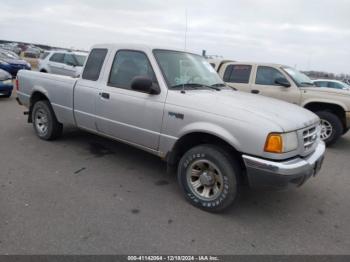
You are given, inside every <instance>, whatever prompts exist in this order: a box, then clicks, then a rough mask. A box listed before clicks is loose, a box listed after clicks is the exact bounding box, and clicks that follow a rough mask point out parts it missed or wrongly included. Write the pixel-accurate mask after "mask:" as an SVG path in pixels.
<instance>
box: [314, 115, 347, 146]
mask: <svg viewBox="0 0 350 262" xmlns="http://www.w3.org/2000/svg"><path fill="white" fill-rule="evenodd" d="M316 114H317V115H318V117H319V118H320V119H321V120H322V119H323V120H326V121H328V122H329V123H330V124H331V125H332V128H333V132H332V134H331V136H330V137H329V138H328V139H326V140H324V142H325V143H326V145H327V146H329V145H332V144H334V143H335V142H336V141H337V140H338V139H339V137H340V136H341V135H342V134H343V132H344V127H343V125H342V123H341V121H340V119H339V117H338V116H336V115H335V114H333V113H331V112H328V111H319V112H316Z"/></svg>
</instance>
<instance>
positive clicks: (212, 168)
mask: <svg viewBox="0 0 350 262" xmlns="http://www.w3.org/2000/svg"><path fill="white" fill-rule="evenodd" d="M240 172H241V170H240V168H239V165H238V163H237V162H236V161H235V159H234V158H233V157H230V156H229V154H228V153H227V152H226V151H224V150H223V149H221V148H219V147H217V146H213V145H200V146H196V147H194V148H192V149H190V150H189V151H188V152H186V153H185V154H184V156H183V157H182V158H181V160H180V162H179V166H178V182H179V184H180V187H181V189H182V190H183V192H184V194H185V197H186V199H187V200H188V201H189V202H190V203H191V204H192V205H194V206H196V207H199V208H201V209H203V210H205V211H209V212H220V211H222V210H224V209H225V208H227V207H228V206H230V205H231V204H232V203H233V202H234V200H235V199H236V198H237V192H238V183H237V181H238V179H237V178H238V177H239V175H240Z"/></svg>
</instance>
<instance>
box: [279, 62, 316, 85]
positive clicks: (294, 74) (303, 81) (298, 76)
mask: <svg viewBox="0 0 350 262" xmlns="http://www.w3.org/2000/svg"><path fill="white" fill-rule="evenodd" d="M282 69H283V70H284V71H285V72H286V73H287V74H288V75H289V76H290V77H291V78H292V79H293V81H294V82H295V83H296V84H297V86H299V87H305V86H314V83H313V82H312V81H311V79H310V78H309V77H308V76H307V75H305V74H303V73H301V72H299V71H298V70H296V69H295V68H292V67H282Z"/></svg>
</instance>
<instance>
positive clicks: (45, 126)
mask: <svg viewBox="0 0 350 262" xmlns="http://www.w3.org/2000/svg"><path fill="white" fill-rule="evenodd" d="M32 120H33V127H34V130H35V133H36V134H37V136H38V137H39V138H41V139H43V140H53V139H56V138H58V137H59V136H60V135H61V134H62V129H63V125H62V124H61V123H59V122H58V121H57V119H56V116H55V113H54V111H53V110H52V107H51V105H50V103H49V102H48V101H47V100H42V101H38V102H36V103H35V104H34V107H33V110H32Z"/></svg>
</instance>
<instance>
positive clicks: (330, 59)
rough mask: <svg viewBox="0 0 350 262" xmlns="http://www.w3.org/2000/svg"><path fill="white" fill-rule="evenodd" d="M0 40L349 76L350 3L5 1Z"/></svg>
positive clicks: (346, 0)
mask: <svg viewBox="0 0 350 262" xmlns="http://www.w3.org/2000/svg"><path fill="white" fill-rule="evenodd" d="M0 6H1V14H0V39H5V40H17V41H25V42H33V43H41V44H49V45H54V46H62V47H74V48H82V49H86V50H88V49H89V48H90V47H91V45H93V44H96V43H101V42H102V43H108V42H124V43H125V42H141V43H147V44H152V45H157V46H167V47H169V46H170V47H171V46H174V47H176V48H184V47H185V28H186V26H185V25H186V19H185V18H186V10H187V14H188V32H187V49H188V50H190V51H195V52H197V53H201V50H202V49H206V50H207V53H208V54H215V55H221V56H223V57H225V58H231V59H235V60H240V61H261V62H277V63H282V64H287V65H291V66H296V67H297V68H298V69H300V70H309V69H314V70H325V71H330V72H335V73H341V72H344V73H350V66H349V64H350V1H349V0H332V1H331V0H327V1H323V0H308V1H306V0H289V1H285V0H279V1H278V0H242V1H241V0H227V1H226V0H223V1H220V0H217V1H213V0H212V1H204V0H202V1H199V0H198V1H197V0H188V1H186V0H176V1H166V0H143V1H141V0H129V1H127V0H123V1H120V0H74V1H65V0H60V1H51V0H35V1H33V0H21V1H14V0H2V1H1V2H0Z"/></svg>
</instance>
